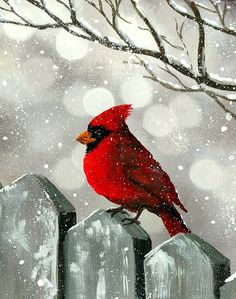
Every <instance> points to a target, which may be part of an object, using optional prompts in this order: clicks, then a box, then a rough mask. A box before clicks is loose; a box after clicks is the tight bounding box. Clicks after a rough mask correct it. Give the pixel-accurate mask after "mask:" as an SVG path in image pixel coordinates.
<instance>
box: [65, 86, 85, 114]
mask: <svg viewBox="0 0 236 299" xmlns="http://www.w3.org/2000/svg"><path fill="white" fill-rule="evenodd" d="M84 94H85V88H84V87H82V86H81V85H80V84H79V83H76V84H74V85H73V86H71V87H69V88H68V89H67V90H66V91H65V95H64V97H63V104H64V105H65V107H66V110H67V111H68V112H69V113H70V114H72V115H76V116H85V115H86V114H87V112H86V111H85V109H84V105H83V102H82V99H83V96H84Z"/></svg>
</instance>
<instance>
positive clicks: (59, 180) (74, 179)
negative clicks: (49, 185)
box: [52, 158, 85, 190]
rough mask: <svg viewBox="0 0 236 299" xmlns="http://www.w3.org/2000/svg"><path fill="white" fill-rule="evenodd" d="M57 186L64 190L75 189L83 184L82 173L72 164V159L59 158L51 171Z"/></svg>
mask: <svg viewBox="0 0 236 299" xmlns="http://www.w3.org/2000/svg"><path fill="white" fill-rule="evenodd" d="M52 176H53V179H54V181H55V183H56V185H57V186H59V187H61V188H63V189H65V190H75V189H78V188H80V187H82V186H83V184H84V182H85V179H84V176H83V173H82V172H81V171H79V170H78V168H77V167H76V166H75V165H74V163H73V161H72V159H70V158H67V159H63V160H60V161H59V162H58V163H57V164H56V165H55V167H54V169H53V173H52Z"/></svg>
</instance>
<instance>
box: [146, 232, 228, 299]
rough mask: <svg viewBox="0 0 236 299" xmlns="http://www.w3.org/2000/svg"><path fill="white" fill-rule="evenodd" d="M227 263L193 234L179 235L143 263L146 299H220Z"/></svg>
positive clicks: (156, 250) (160, 247)
mask: <svg viewBox="0 0 236 299" xmlns="http://www.w3.org/2000/svg"><path fill="white" fill-rule="evenodd" d="M229 264H230V262H229V260H228V259H227V258H226V257H224V256H223V255H222V254H221V253H220V252H218V251H217V250H216V249H215V248H214V247H212V246H211V245H209V244H208V243H206V242H205V241H203V240H202V239H201V238H199V237H198V236H196V235H194V234H178V235H176V236H175V237H173V238H171V239H170V240H168V241H167V242H165V243H163V244H162V245H160V246H159V247H157V248H155V249H154V250H152V251H151V252H150V253H149V254H148V255H147V258H146V260H145V277H146V292H147V298H148V299H190V298H198V299H213V298H220V287H221V286H222V285H223V284H224V281H225V279H226V278H227V277H229V275H230V269H229Z"/></svg>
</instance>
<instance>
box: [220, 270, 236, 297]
mask: <svg viewBox="0 0 236 299" xmlns="http://www.w3.org/2000/svg"><path fill="white" fill-rule="evenodd" d="M220 299H236V272H235V273H234V274H233V275H231V276H230V277H229V278H227V279H226V280H225V284H224V285H223V287H221V288H220Z"/></svg>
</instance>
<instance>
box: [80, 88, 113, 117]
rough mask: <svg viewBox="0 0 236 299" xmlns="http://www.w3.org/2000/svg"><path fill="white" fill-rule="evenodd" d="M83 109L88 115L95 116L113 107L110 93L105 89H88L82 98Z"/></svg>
mask: <svg viewBox="0 0 236 299" xmlns="http://www.w3.org/2000/svg"><path fill="white" fill-rule="evenodd" d="M83 103H84V108H85V110H86V111H87V113H88V114H90V115H92V116H96V115H98V114H100V113H101V112H103V111H105V110H107V109H109V108H111V107H113V106H114V104H115V101H114V98H113V95H112V93H111V92H110V91H109V90H107V89H106V88H102V87H98V88H93V89H90V90H89V91H88V92H87V93H86V94H85V96H84V98H83Z"/></svg>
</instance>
